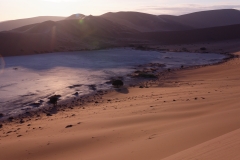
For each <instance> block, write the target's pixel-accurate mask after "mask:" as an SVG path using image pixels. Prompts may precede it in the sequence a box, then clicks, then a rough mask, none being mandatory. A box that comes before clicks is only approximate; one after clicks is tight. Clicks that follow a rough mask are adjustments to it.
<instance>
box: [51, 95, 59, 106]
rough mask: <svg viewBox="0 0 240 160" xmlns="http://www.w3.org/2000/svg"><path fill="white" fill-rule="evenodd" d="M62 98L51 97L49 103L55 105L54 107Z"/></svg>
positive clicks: (57, 96)
mask: <svg viewBox="0 0 240 160" xmlns="http://www.w3.org/2000/svg"><path fill="white" fill-rule="evenodd" d="M60 97H61V95H54V96H51V97H49V98H48V99H49V103H51V104H53V105H57V101H58V100H59V98H60Z"/></svg>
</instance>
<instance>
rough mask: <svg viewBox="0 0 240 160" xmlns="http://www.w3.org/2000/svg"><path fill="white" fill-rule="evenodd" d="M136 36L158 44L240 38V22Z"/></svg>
mask: <svg viewBox="0 0 240 160" xmlns="http://www.w3.org/2000/svg"><path fill="white" fill-rule="evenodd" d="M135 38H137V39H145V40H146V41H148V42H149V43H157V44H194V43H211V42H220V41H226V40H234V39H238V40H240V24H235V25H229V26H220V27H212V28H201V29H194V30H187V31H172V32H144V33H140V34H138V35H137V36H136V37H135Z"/></svg>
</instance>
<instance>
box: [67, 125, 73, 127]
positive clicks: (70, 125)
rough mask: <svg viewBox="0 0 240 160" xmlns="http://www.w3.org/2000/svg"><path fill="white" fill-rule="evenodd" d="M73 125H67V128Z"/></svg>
mask: <svg viewBox="0 0 240 160" xmlns="http://www.w3.org/2000/svg"><path fill="white" fill-rule="evenodd" d="M72 126H73V125H67V126H66V127H65V128H70V127H72Z"/></svg>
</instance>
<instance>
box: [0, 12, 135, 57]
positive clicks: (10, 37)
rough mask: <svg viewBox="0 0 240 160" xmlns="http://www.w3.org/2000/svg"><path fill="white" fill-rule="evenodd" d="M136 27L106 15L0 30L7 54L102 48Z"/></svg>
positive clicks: (1, 49) (1, 46) (124, 37)
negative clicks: (121, 23) (108, 18)
mask: <svg viewBox="0 0 240 160" xmlns="http://www.w3.org/2000/svg"><path fill="white" fill-rule="evenodd" d="M137 33H139V32H138V31H136V30H133V29H130V28H127V27H125V26H121V25H119V24H116V23H113V22H112V21H109V20H107V19H104V18H102V17H95V16H87V17H85V18H84V19H83V20H82V21H81V22H79V20H62V21H58V22H53V21H46V22H42V23H38V24H33V25H28V26H24V27H20V28H17V29H14V30H12V31H8V32H0V53H1V55H3V56H11V55H23V54H33V53H35V54H37V53H49V52H58V51H72V50H83V49H99V48H104V47H110V46H111V47H112V46H116V45H119V44H120V43H122V42H123V43H125V42H126V41H127V39H128V38H131V37H134V36H133V34H137Z"/></svg>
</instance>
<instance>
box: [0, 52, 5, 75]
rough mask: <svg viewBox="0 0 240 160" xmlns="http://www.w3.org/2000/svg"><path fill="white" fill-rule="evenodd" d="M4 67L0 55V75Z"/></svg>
mask: <svg viewBox="0 0 240 160" xmlns="http://www.w3.org/2000/svg"><path fill="white" fill-rule="evenodd" d="M4 67H5V61H4V59H3V57H2V56H1V55H0V75H1V74H2V73H3V71H4Z"/></svg>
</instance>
